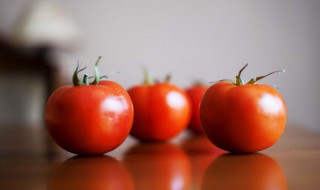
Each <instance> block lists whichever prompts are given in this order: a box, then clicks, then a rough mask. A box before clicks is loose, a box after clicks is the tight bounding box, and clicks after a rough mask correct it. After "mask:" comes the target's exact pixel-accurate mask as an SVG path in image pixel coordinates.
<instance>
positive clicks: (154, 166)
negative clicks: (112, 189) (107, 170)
mask: <svg viewBox="0 0 320 190" xmlns="http://www.w3.org/2000/svg"><path fill="white" fill-rule="evenodd" d="M123 163H124V164H125V166H126V167H127V169H128V170H129V172H130V174H131V176H132V178H133V181H134V184H135V188H136V189H139V190H149V189H152V190H158V189H159V190H164V189H165V190H171V189H172V190H173V189H174V190H180V189H181V190H182V189H189V188H188V187H189V181H190V165H189V160H188V158H187V156H186V155H185V153H184V151H183V150H181V148H179V147H178V146H176V145H174V144H170V143H148V144H137V145H136V146H134V147H132V148H131V149H129V150H128V151H127V153H126V154H125V156H124V158H123Z"/></svg>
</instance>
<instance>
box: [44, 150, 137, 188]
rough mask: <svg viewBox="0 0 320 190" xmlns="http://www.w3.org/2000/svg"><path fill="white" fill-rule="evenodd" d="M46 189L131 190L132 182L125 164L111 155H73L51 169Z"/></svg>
mask: <svg viewBox="0 0 320 190" xmlns="http://www.w3.org/2000/svg"><path fill="white" fill-rule="evenodd" d="M47 189H48V190H51V189H52V190H56V189H60V190H70V189H92V190H105V189H106V190H107V189H109V190H114V189H119V190H133V189H134V184H133V181H132V178H131V176H130V174H129V172H128V170H127V169H126V168H125V166H124V165H123V164H122V163H121V162H119V161H118V160H116V159H114V158H112V157H108V156H99V157H90V158H86V157H73V158H69V159H68V160H66V161H64V162H63V163H62V164H59V165H58V166H57V167H55V168H54V169H53V170H52V172H51V175H49V178H48V181H47Z"/></svg>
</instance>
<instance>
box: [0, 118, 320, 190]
mask: <svg viewBox="0 0 320 190" xmlns="http://www.w3.org/2000/svg"><path fill="white" fill-rule="evenodd" d="M0 189H5V190H11V189H23V190H29V189H35V190H37V189H39V190H45V189H62V190H63V189H69V190H71V189H79V190H81V189H92V190H95V189H115V190H118V189H119V190H121V189H128V190H130V189H137V190H144V189H150V190H157V189H159V190H160V189H161V190H166V189H177V190H178V189H188V190H189V189H190V190H192V189H249V190H250V189H268V190H269V189H270V190H276V189H306V190H313V189H315V190H316V189H320V134H319V133H316V132H313V131H309V130H306V129H304V128H302V127H297V126H295V125H292V124H288V126H287V128H286V132H285V134H284V135H283V136H282V138H281V139H280V141H279V142H278V143H277V144H275V145H274V146H272V147H271V148H269V149H267V150H264V151H261V152H259V153H255V154H243V155H234V154H227V153H226V152H224V151H222V150H219V149H217V148H216V147H214V146H213V145H212V144H211V143H210V142H209V141H208V140H207V139H206V138H205V137H201V136H200V137H199V136H198V137H197V136H192V135H190V133H188V132H184V133H183V134H181V135H179V136H178V137H177V138H175V139H173V140H172V141H170V142H167V143H153V144H140V143H139V142H138V141H136V140H134V139H132V138H131V137H129V138H127V139H126V141H125V142H124V143H123V144H122V145H121V146H120V147H118V148H117V149H116V150H114V151H112V152H109V153H107V154H105V155H104V156H100V157H77V156H75V155H73V154H70V153H68V152H65V151H63V150H61V149H60V148H59V147H57V146H56V145H55V143H53V142H52V141H51V139H50V138H49V137H48V135H47V133H46V130H45V128H44V127H18V126H11V127H1V126H0Z"/></svg>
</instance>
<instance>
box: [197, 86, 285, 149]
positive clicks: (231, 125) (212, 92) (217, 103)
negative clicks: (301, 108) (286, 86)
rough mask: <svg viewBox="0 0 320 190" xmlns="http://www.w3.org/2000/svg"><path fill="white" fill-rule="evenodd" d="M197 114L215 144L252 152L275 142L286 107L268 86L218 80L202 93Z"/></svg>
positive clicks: (279, 133) (283, 124)
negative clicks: (236, 83) (198, 113)
mask: <svg viewBox="0 0 320 190" xmlns="http://www.w3.org/2000/svg"><path fill="white" fill-rule="evenodd" d="M200 117H201V122H202V125H203V128H204V131H205V133H206V134H207V136H208V138H209V139H210V140H211V142H212V143H213V144H215V145H216V146H217V147H219V148H221V149H224V150H227V151H230V152H237V153H251V152H256V151H260V150H263V149H266V148H268V147H270V146H272V145H273V144H274V143H276V141H277V140H278V139H279V138H280V136H281V135H282V133H283V132H284V130H285V125H286V118H287V109H286V105H285V102H284V100H283V98H282V96H281V95H280V94H279V92H278V91H276V90H275V89H274V88H273V87H271V86H268V85H261V84H245V85H240V86H238V85H235V84H233V83H231V82H218V83H215V84H213V85H212V86H210V87H209V88H208V90H207V91H206V93H205V94H204V96H203V99H202V102H201V105H200Z"/></svg>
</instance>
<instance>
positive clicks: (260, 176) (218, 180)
mask: <svg viewBox="0 0 320 190" xmlns="http://www.w3.org/2000/svg"><path fill="white" fill-rule="evenodd" d="M201 187H202V188H201V189H203V190H207V189H218V190H219V189H223V190H229V189H238V190H247V189H277V190H283V189H287V181H286V177H285V174H284V172H283V170H282V169H281V167H280V165H279V164H278V163H277V161H275V160H274V159H273V158H271V157H269V156H267V155H264V154H225V155H222V156H220V157H218V158H216V159H215V160H214V161H213V162H212V163H211V164H210V166H209V167H208V169H207V171H206V173H205V176H204V178H203V181H202V186H201Z"/></svg>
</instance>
